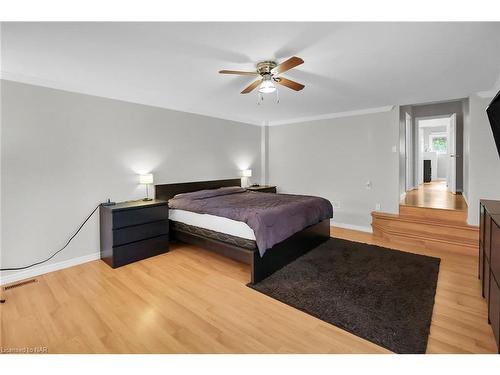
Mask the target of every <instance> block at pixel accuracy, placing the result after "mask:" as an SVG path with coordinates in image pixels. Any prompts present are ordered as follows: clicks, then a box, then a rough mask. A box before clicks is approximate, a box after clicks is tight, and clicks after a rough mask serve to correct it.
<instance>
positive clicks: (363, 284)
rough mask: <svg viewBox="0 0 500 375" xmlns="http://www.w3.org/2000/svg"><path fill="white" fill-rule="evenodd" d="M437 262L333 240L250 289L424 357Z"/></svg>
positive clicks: (382, 342)
mask: <svg viewBox="0 0 500 375" xmlns="http://www.w3.org/2000/svg"><path fill="white" fill-rule="evenodd" d="M439 262H440V259H439V258H433V257H428V256H423V255H418V254H411V253H406V252H402V251H397V250H391V249H387V248H384V247H379V246H375V245H368V244H363V243H359V242H351V241H346V240H340V239H336V238H331V239H330V240H328V241H327V242H325V243H323V244H322V245H320V246H318V247H317V248H316V249H313V250H311V251H310V252H309V253H307V254H305V255H303V256H301V257H300V258H298V259H296V260H295V261H294V262H292V263H290V264H288V265H286V266H285V267H284V268H282V269H280V270H279V271H277V272H276V273H274V274H273V275H271V276H269V277H268V278H266V279H265V280H263V281H261V282H260V283H257V284H255V285H249V287H251V288H253V289H255V290H257V291H259V292H261V293H264V294H266V295H268V296H269V297H272V298H274V299H277V300H279V301H281V302H284V303H286V304H287V305H290V306H292V307H295V308H297V309H299V310H302V311H304V312H306V313H308V314H310V315H313V316H315V317H317V318H319V319H321V320H324V321H325V322H328V323H331V324H333V325H335V326H337V327H339V328H342V329H344V330H346V331H349V332H351V333H353V334H355V335H356V336H359V337H362V338H364V339H366V340H369V341H371V342H373V343H375V344H378V345H380V346H383V347H385V348H387V349H389V350H391V351H393V352H396V353H425V350H426V348H427V339H428V336H429V328H430V324H431V317H432V309H433V306H434V295H435V294H436V284H437V278H438V272H439Z"/></svg>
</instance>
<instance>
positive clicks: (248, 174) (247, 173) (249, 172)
mask: <svg viewBox="0 0 500 375" xmlns="http://www.w3.org/2000/svg"><path fill="white" fill-rule="evenodd" d="M241 177H252V170H251V169H245V170H243V171H241Z"/></svg>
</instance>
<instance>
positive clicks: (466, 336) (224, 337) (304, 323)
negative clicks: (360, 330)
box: [0, 228, 496, 353]
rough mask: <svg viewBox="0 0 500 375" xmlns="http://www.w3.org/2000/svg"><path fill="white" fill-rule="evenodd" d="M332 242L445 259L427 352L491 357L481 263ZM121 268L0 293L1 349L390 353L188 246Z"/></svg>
mask: <svg viewBox="0 0 500 375" xmlns="http://www.w3.org/2000/svg"><path fill="white" fill-rule="evenodd" d="M332 234H333V236H336V237H339V238H345V239H349V240H352V241H358V242H366V243H375V244H378V245H381V246H387V247H393V248H398V249H402V250H406V251H411V252H415V253H419V254H426V255H432V256H438V257H440V258H441V259H442V261H441V268H440V273H439V280H438V288H437V293H436V303H435V306H434V313H433V318H432V325H431V332H430V337H429V344H428V349H427V351H428V353H493V352H496V347H495V343H494V339H493V334H492V332H491V329H490V327H489V325H488V324H487V319H486V314H487V308H486V303H485V301H484V300H483V299H482V298H481V296H480V284H479V281H478V279H477V257H474V256H470V255H463V254H454V253H453V252H447V251H440V250H435V249H427V248H425V246H423V245H422V246H421V248H416V246H415V245H414V244H413V245H408V244H405V243H390V242H387V241H384V240H382V239H376V238H374V237H373V236H372V235H371V234H368V233H363V232H356V231H351V230H345V229H339V228H335V229H333V232H332ZM172 249H173V251H171V252H169V253H167V254H164V255H160V256H157V257H154V258H150V259H146V260H143V261H141V262H137V263H133V264H130V265H128V266H125V267H121V268H118V269H115V270H113V269H111V268H109V267H108V266H107V265H106V264H104V263H103V262H101V261H94V262H89V263H86V264H82V265H80V266H76V267H72V268H68V269H65V270H61V271H56V272H52V273H49V274H46V275H43V276H40V277H38V278H37V279H38V282H37V283H34V284H28V285H25V286H22V287H19V288H14V289H10V290H7V291H3V292H2V293H3V295H4V297H5V298H7V302H6V303H5V304H3V305H0V314H1V334H0V346H2V347H4V348H8V347H26V346H28V347H34V346H36V347H39V346H42V347H47V350H48V352H49V353H387V352H388V351H387V350H386V349H383V348H381V347H379V346H377V345H375V344H372V343H370V342H368V341H366V340H363V339H361V338H359V337H356V336H354V335H352V334H350V333H347V332H345V331H343V330H341V329H339V328H336V327H334V326H332V325H330V324H328V323H325V322H322V321H321V320H318V319H316V318H313V317H311V316H309V315H307V314H305V313H303V312H301V311H298V310H296V309H294V308H291V307H289V306H287V305H285V304H282V303H280V302H278V301H275V300H273V299H271V298H269V297H267V296H265V295H262V294H260V293H258V292H256V291H254V290H252V289H250V288H247V287H246V286H245V283H247V282H248V280H249V268H248V266H246V265H244V264H240V263H237V262H234V261H232V260H230V259H227V258H224V257H221V256H218V255H215V254H213V253H210V252H208V251H205V250H202V249H198V248H195V247H192V246H187V245H173V246H172Z"/></svg>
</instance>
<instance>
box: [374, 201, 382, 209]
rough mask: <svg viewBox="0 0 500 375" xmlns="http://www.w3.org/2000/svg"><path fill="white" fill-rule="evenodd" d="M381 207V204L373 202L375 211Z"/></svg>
mask: <svg viewBox="0 0 500 375" xmlns="http://www.w3.org/2000/svg"><path fill="white" fill-rule="evenodd" d="M381 208H382V205H381V204H380V203H377V204H375V210H376V211H380V209H381Z"/></svg>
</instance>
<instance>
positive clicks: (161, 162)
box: [0, 81, 261, 276]
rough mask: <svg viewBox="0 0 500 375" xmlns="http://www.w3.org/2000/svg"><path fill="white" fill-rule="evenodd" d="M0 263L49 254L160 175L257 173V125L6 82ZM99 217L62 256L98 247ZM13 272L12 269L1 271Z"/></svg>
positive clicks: (178, 178) (168, 178)
mask: <svg viewBox="0 0 500 375" xmlns="http://www.w3.org/2000/svg"><path fill="white" fill-rule="evenodd" d="M1 102H2V103H1V104H2V107H3V112H2V117H1V119H2V128H1V132H2V138H1V178H2V180H1V188H2V191H1V205H2V216H3V218H4V219H8V220H4V221H3V222H2V226H1V229H2V232H3V236H2V239H1V246H2V254H1V259H0V260H1V264H2V267H11V266H22V265H26V264H29V263H32V262H34V261H37V260H40V259H43V258H45V257H46V256H47V255H49V254H50V253H51V252H53V251H54V250H55V249H58V248H59V247H61V245H63V243H64V242H65V241H66V240H67V238H68V236H69V234H71V233H72V232H73V231H74V230H75V229H76V227H77V226H78V225H79V224H80V223H81V222H82V220H83V219H84V218H85V216H86V215H87V214H88V213H89V212H90V211H91V210H92V209H93V208H94V207H95V206H96V205H97V204H98V203H99V202H102V201H104V200H105V199H106V198H108V197H109V198H111V199H112V200H115V201H123V200H129V199H135V198H142V197H143V196H144V186H140V185H138V179H137V174H138V173H145V172H149V171H152V172H153V173H154V174H155V183H169V182H182V181H197V180H213V179H222V178H234V177H237V176H238V171H239V170H240V169H246V168H251V169H253V176H254V177H253V178H252V179H253V180H255V181H259V180H260V142H261V129H260V128H259V127H257V126H254V125H247V124H242V123H236V122H232V121H227V120H220V119H216V118H210V117H205V116H199V115H193V114H187V113H182V112H176V111H170V110H166V109H161V108H156V107H149V106H144V105H139V104H132V103H127V102H122V101H117V100H111V99H105V98H99V97H94V96H88V95H83V94H77V93H70V92H65V91H59V90H54V89H49V88H43V87H38V86H31V85H25V84H20V83H15V82H11V81H2V97H1ZM98 238H99V236H98V221H97V216H95V217H94V218H93V219H92V220H91V221H90V222H89V223H88V225H87V226H86V227H85V228H84V229H83V231H82V232H81V234H80V235H79V236H78V237H76V238H75V240H74V242H73V243H72V244H71V245H70V247H68V248H67V250H65V251H64V252H63V253H61V254H60V255H58V256H57V257H56V258H54V260H53V262H59V261H62V260H67V259H71V258H77V257H81V256H85V255H88V254H95V253H96V252H97V251H98V249H99V239H98ZM2 274H3V276H7V274H6V273H2Z"/></svg>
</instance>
